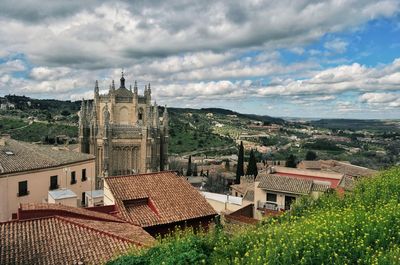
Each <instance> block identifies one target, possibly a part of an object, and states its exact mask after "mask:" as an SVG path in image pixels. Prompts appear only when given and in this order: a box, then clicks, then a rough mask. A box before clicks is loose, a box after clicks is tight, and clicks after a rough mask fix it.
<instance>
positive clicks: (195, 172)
mask: <svg viewBox="0 0 400 265" xmlns="http://www.w3.org/2000/svg"><path fill="white" fill-rule="evenodd" d="M193 176H195V177H197V164H196V163H194V165H193Z"/></svg>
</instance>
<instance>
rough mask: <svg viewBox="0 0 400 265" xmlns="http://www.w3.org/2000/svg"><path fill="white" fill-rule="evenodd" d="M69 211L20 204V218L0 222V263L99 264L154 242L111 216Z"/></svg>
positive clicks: (141, 231) (132, 226)
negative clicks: (134, 247)
mask: <svg viewBox="0 0 400 265" xmlns="http://www.w3.org/2000/svg"><path fill="white" fill-rule="evenodd" d="M51 209H55V210H56V211H53V212H52V211H49V210H51ZM61 209H64V210H61ZM72 209H73V208H71V207H67V206H62V207H54V205H50V206H49V207H45V206H43V205H40V204H39V205H35V204H29V205H22V206H21V208H20V209H19V213H18V214H19V215H21V216H22V218H20V219H18V220H15V221H9V222H5V223H0V245H1V246H2V247H1V248H0V264H77V263H79V262H82V263H83V264H102V263H105V262H106V261H107V260H109V259H111V258H113V257H114V256H116V255H117V254H122V253H125V252H127V251H129V250H130V249H131V248H132V247H133V246H134V245H137V246H142V245H150V244H152V243H153V242H154V238H152V237H151V236H150V235H149V234H148V233H147V232H146V231H144V230H143V229H142V228H140V227H138V226H134V225H132V224H129V223H126V222H123V221H121V220H119V219H114V218H112V217H111V215H109V216H110V220H106V219H107V218H106V217H105V216H107V215H108V214H104V213H98V212H94V211H90V210H87V209H79V212H80V213H81V215H72V216H71V213H74V212H76V211H75V210H72ZM32 211H35V212H32ZM40 211H42V213H39V214H38V212H40ZM39 215H42V216H40V217H38V216H39ZM90 216H92V217H90ZM99 216H101V217H102V218H100V219H99V218H98V217H99ZM114 220H119V222H115V221H114Z"/></svg>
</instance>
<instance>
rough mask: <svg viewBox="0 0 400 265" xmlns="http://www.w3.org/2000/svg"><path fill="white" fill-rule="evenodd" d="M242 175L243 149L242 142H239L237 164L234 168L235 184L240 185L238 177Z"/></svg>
mask: <svg viewBox="0 0 400 265" xmlns="http://www.w3.org/2000/svg"><path fill="white" fill-rule="evenodd" d="M243 175H244V147H243V142H242V141H240V146H239V153H238V163H237V166H236V179H235V182H236V184H239V183H240V177H241V176H243Z"/></svg>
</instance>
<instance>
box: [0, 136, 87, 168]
mask: <svg viewBox="0 0 400 265" xmlns="http://www.w3.org/2000/svg"><path fill="white" fill-rule="evenodd" d="M2 140H3V141H4V142H3V143H4V144H0V175H2V174H8V173H14V172H23V171H28V170H34V169H41V168H49V167H55V166H62V165H67V164H71V163H75V162H80V161H86V160H91V159H94V158H95V157H94V156H93V155H89V154H84V153H78V152H73V151H70V150H68V149H66V148H58V147H54V146H48V145H36V144H30V143H26V142H21V141H16V140H13V139H4V138H3V139H2Z"/></svg>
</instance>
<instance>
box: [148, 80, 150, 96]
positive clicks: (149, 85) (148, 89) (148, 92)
mask: <svg viewBox="0 0 400 265" xmlns="http://www.w3.org/2000/svg"><path fill="white" fill-rule="evenodd" d="M148 91H149V92H148V93H149V94H151V88H150V83H149V85H148Z"/></svg>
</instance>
